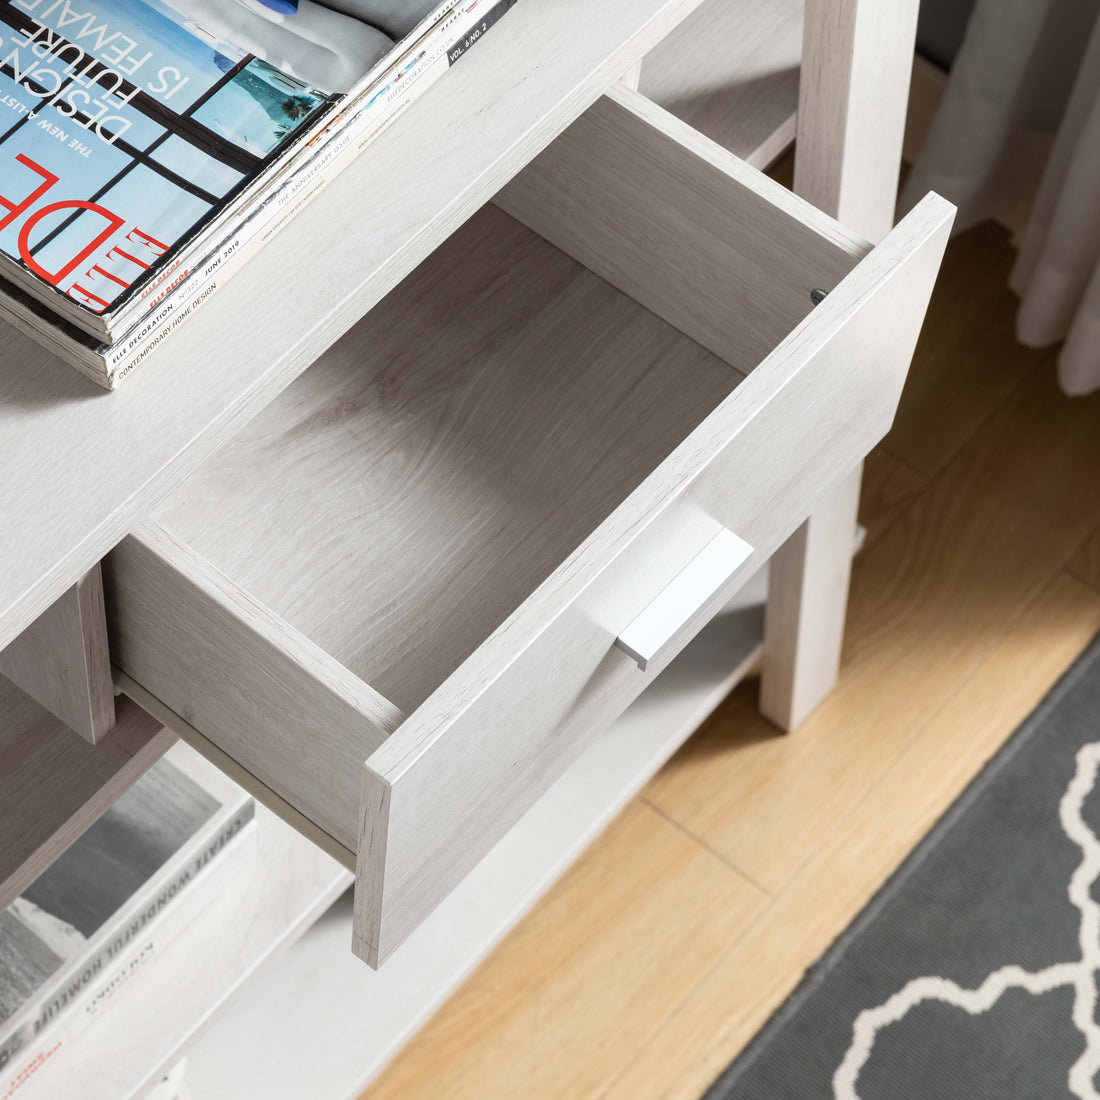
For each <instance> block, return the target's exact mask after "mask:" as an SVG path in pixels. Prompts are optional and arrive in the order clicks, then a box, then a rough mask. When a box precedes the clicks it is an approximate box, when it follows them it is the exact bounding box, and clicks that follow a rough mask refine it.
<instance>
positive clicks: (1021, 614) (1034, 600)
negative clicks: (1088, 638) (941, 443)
mask: <svg viewBox="0 0 1100 1100" xmlns="http://www.w3.org/2000/svg"><path fill="white" fill-rule="evenodd" d="M1063 571H1064V570H1063V568H1062V567H1059V568H1057V569H1055V570H1053V571H1052V572H1051V573H1050V574H1049V575H1048V576H1047V578H1046V579H1045V580H1044V581H1043V582H1042V583H1040V584H1038V585H1036V587H1035V589H1034V591H1033V592H1031V593H1030V594H1029V595H1026V596H1025V598H1024V600H1023V602H1022V603H1021V604H1020V606H1019V607H1018V608H1017V610H1016V613H1015V614H1014V615H1013V616H1012V617H1011V618H1010V619H1009V620H1008V621H1007V622H1006V623H1005V624H1004V626H1003V627H1002V628H1001V629H1000V630H999V631H998V632H997V633H996V634H995V635H994V636H993V638H992V639H991V640H990V641H989V642H988V643H987V645H986V646H984V647H983V649H982V651H981V652H980V654H978V655H977V657H976V659H975V660H974V661H973V663H972V664H971V666H970V670H969V671H968V672H967V673H966V674H965V675H964V676H963V677H962V679H960V680H958V681H957V682H956V683H955V686H954V687H953V688H951V689H950V690H949V691H948V693H947V694H946V695H944V696H943V697H942V698H941V699H940V701H939V702H938V703H937V704H936V705H935V706H934V707H933V708H932V710H930V711H929V712H928V713H927V714H926V715H925V716H924V718H923V719H921V721H920V723H919V724H918V725H917V727H916V729H914V730H913V732H912V733H911V734H910V735H909V736H908V737H907V738H905V740H904V741H903V742H902V743H901V745H900V746H899V747H898V751H897V752H895V753H894V754H893V755H892V756H891V757H890V759H889V760H888V761H887V762H886V763H885V764H884V765H883V766H882V768H881V769H880V770H879V771H878V772H877V773H876V774H875V776H874V778H873V779H871V780H870V782H869V783H868V784H867V785H866V786H865V787H864V788H863V790H862V791H860V793H859V794H858V795H857V796H856V797H855V798H854V799H852V801H851V802H850V803H849V805H848V806H847V807H846V808H845V810H844V812H843V813H842V814H841V815H840V816H839V817H838V818H837V819H836V821H835V822H833V824H832V826H831V827H830V828H829V829H827V830H826V831H825V832H824V833H823V834H822V837H821V839H820V841H819V842H818V843H817V844H815V845H814V847H813V849H812V850H811V851H809V852H807V853H806V856H805V858H803V859H802V860H801V862H800V863H799V864H798V866H797V867H796V868H795V870H794V871H792V872H791V874H790V875H789V876H788V877H787V878H786V879H785V880H784V881H783V883H782V884H781V885H780V887H779V889H778V890H776V891H775V892H774V893H773V894H772V897H773V898H774V899H776V900H778V899H779V898H781V897H782V896H783V894H784V893H786V891H787V890H788V889H789V888H790V886H791V884H792V883H794V882H795V880H796V879H797V878H798V876H799V875H800V874H802V873H803V871H804V870H805V869H806V868H807V867H808V866H809V865H810V864H811V863H812V862H813V860H814V859H815V858H816V857H817V855H818V853H819V852H821V851H822V849H823V848H824V847H825V846H826V844H828V842H829V840H830V839H831V838H832V836H833V835H834V834H835V833H836V832H837V830H838V829H840V828H841V826H842V825H843V824H844V823H845V822H846V821H847V820H848V819H849V818H850V817H851V816H852V814H853V813H855V811H856V809H857V808H858V807H859V806H860V805H862V803H863V802H864V800H865V799H866V798H867V797H868V795H869V794H870V793H871V791H872V790H874V788H875V787H876V786H878V784H879V783H881V782H882V781H883V779H884V778H885V777H886V776H887V775H888V774H890V772H892V771H893V770H894V768H896V767H897V766H898V764H899V762H900V761H901V760H902V758H903V757H904V756H905V754H906V753H907V752H908V751H909V749H910V747H911V746H912V745H913V744H914V743H915V742H916V740H917V738H919V737H920V736H921V734H923V733H924V732H925V730H927V729H928V727H929V726H930V725H931V724H932V723H933V722H934V721H935V720H936V718H937V717H938V716H939V715H940V713H941V712H942V711H943V710H944V709H945V708H946V707H947V705H948V704H949V703H950V702H951V701H952V700H953V699H955V698H957V697H958V696H959V695H961V694H962V693H963V692H964V691H965V690H966V688H967V687H968V686H969V685H970V684H971V682H972V681H973V680H974V678H975V677H976V676H977V675H978V672H979V671H980V669H981V668H982V666H983V665H984V664H985V663H986V661H988V660H989V659H990V658H991V657H992V656H993V655H994V654H995V653H996V652H997V650H998V648H999V647H1000V646H1001V645H1002V644H1003V643H1004V641H1005V639H1006V638H1007V637H1008V636H1009V635H1010V634H1011V633H1012V631H1013V630H1014V629H1015V628H1016V626H1017V625H1019V623H1020V622H1021V620H1023V619H1024V618H1025V617H1026V615H1027V614H1028V613H1029V612H1030V611H1031V609H1032V608H1033V607H1034V606H1035V605H1036V604H1038V603H1039V602H1040V600H1041V599H1042V598H1043V594H1044V593H1045V592H1047V590H1048V589H1049V588H1050V587H1051V586H1052V585H1053V584H1054V583H1055V582H1056V581H1057V579H1058V577H1059V576H1060V575H1061V574H1062V572H1063ZM1011 733H1012V730H1011V729H1009V730H1006V731H1005V737H1008V736H1009V734H1011ZM975 774H976V773H975ZM945 808H946V807H945ZM919 840H920V838H919V837H918V838H917V839H916V840H915V841H914V844H916V843H918V842H919ZM902 858H903V859H904V858H905V857H904V856H903V857H902Z"/></svg>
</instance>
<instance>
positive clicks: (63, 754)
mask: <svg viewBox="0 0 1100 1100" xmlns="http://www.w3.org/2000/svg"><path fill="white" fill-rule="evenodd" d="M118 704H119V705H118V709H117V718H118V721H117V723H116V725H115V728H114V729H113V730H112V731H111V732H110V733H109V734H107V736H106V737H105V738H103V739H102V740H101V741H100V742H99V744H97V745H91V744H89V743H88V742H87V741H85V740H84V738H82V737H80V736H79V735H78V734H76V733H74V732H73V731H72V730H71V729H69V728H68V726H66V725H65V724H64V723H62V722H61V721H60V720H58V719H57V718H54V717H53V715H51V714H49V713H48V712H47V711H45V710H43V709H42V707H40V706H39V705H38V704H37V703H35V702H34V701H33V700H31V699H30V698H29V697H28V696H27V695H24V694H23V692H21V691H20V690H19V689H18V688H17V687H15V685H14V684H12V683H11V682H10V681H8V680H6V679H4V678H3V677H2V676H0V909H2V908H4V907H5V906H6V905H8V904H9V903H10V902H11V901H12V900H13V899H14V898H16V897H18V896H19V894H21V893H22V892H23V891H24V890H25V889H26V888H27V887H28V886H29V885H30V884H31V883H32V882H33V881H34V880H35V879H36V878H37V877H38V875H39V874H40V873H41V872H42V871H44V870H45V869H46V868H47V867H48V866H49V865H50V864H51V863H52V862H53V861H54V860H55V859H56V858H57V857H58V856H59V855H60V854H61V853H62V852H63V851H64V850H65V849H66V848H67V847H68V846H69V845H70V844H72V842H73V841H74V840H76V838H77V837H78V836H80V834H81V833H82V832H84V830H85V829H87V828H88V826H89V825H91V824H92V822H93V821H95V820H96V818H97V817H99V815H100V814H101V813H103V811H104V810H106V809H107V807H108V806H110V805H111V804H112V803H113V802H114V801H115V800H116V799H117V798H118V797H119V796H120V795H121V794H122V793H123V792H124V791H126V790H127V789H128V788H129V787H130V786H131V785H132V784H134V783H135V782H136V781H137V780H138V779H139V778H140V777H141V776H142V775H143V774H144V773H145V771H146V770H147V769H148V768H150V767H151V766H152V765H153V763H154V762H155V761H157V760H158V759H160V757H161V756H163V754H164V753H165V752H167V751H168V749H169V748H170V747H171V746H172V744H173V743H174V742H175V740H176V738H175V735H174V734H172V733H169V732H168V731H167V730H165V729H162V728H161V727H160V725H159V723H157V722H155V721H153V719H152V718H150V717H149V716H148V715H147V714H146V713H145V712H144V711H142V710H141V709H139V708H138V707H137V705H136V704H134V703H131V702H130V700H128V699H120V700H119V701H118Z"/></svg>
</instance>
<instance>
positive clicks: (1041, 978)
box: [833, 742, 1100, 1100]
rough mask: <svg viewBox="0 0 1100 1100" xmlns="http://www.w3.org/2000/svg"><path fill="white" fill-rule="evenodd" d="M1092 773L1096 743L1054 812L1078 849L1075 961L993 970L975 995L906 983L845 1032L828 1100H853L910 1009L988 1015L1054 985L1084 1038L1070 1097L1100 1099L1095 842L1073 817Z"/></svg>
mask: <svg viewBox="0 0 1100 1100" xmlns="http://www.w3.org/2000/svg"><path fill="white" fill-rule="evenodd" d="M1098 771H1100V742H1097V743H1093V744H1090V745H1085V746H1084V747H1083V748H1082V749H1080V751H1079V752H1078V753H1077V768H1076V771H1075V773H1074V776H1073V779H1072V780H1071V781H1070V784H1069V786H1068V787H1067V788H1066V792H1065V794H1064V795H1063V796H1062V800H1061V803H1060V804H1059V807H1058V816H1059V819H1060V821H1061V823H1062V829H1063V830H1064V831H1065V834H1066V836H1068V837H1069V838H1070V840H1072V841H1073V843H1074V844H1076V845H1077V846H1078V847H1079V848H1080V849H1081V862H1080V864H1079V865H1078V867H1077V869H1076V870H1075V871H1074V873H1073V876H1072V877H1071V878H1070V882H1069V899H1070V901H1071V902H1072V903H1073V905H1074V907H1075V908H1076V909H1077V910H1078V911H1079V912H1080V914H1081V923H1080V928H1079V932H1078V941H1079V943H1080V945H1081V958H1080V959H1078V960H1076V961H1074V962H1064V963H1056V964H1055V965H1053V966H1048V967H1046V968H1044V969H1043V970H1039V971H1035V972H1033V973H1032V972H1028V971H1026V970H1023V969H1022V968H1021V967H1019V966H1016V965H1013V964H1009V965H1007V966H1003V967H1001V968H1000V969H999V970H995V971H994V972H993V973H992V974H990V975H989V977H988V978H986V980H985V981H984V982H982V984H981V985H980V986H979V987H978V988H977V989H963V988H962V987H961V986H959V985H957V984H956V983H955V982H953V981H950V980H949V979H947V978H940V977H931V976H929V977H922V978H914V979H913V980H912V981H911V982H909V983H907V984H906V985H905V986H904V987H903V988H902V989H900V990H899V991H898V992H897V993H895V994H894V995H893V996H892V997H890V998H889V1000H887V1001H885V1002H884V1003H883V1004H881V1005H878V1006H877V1007H875V1008H869V1009H865V1010H864V1011H863V1012H861V1013H860V1014H859V1015H858V1016H857V1017H856V1021H855V1024H854V1026H853V1028H852V1043H851V1046H849V1048H848V1051H847V1053H846V1054H845V1055H844V1060H843V1061H842V1062H841V1064H840V1066H839V1068H838V1069H837V1071H836V1073H835V1074H834V1075H833V1095H834V1097H835V1098H836V1100H860V1097H859V1093H858V1091H857V1082H858V1080H859V1074H860V1071H861V1070H862V1069H863V1067H864V1066H865V1065H866V1064H867V1060H868V1059H869V1058H870V1057H871V1052H872V1050H873V1049H874V1045H875V1039H876V1037H877V1036H878V1033H879V1032H880V1031H882V1030H883V1029H884V1028H886V1027H889V1026H890V1025H891V1024H895V1023H897V1022H898V1021H899V1020H901V1019H903V1018H904V1017H905V1016H906V1015H908V1013H909V1012H910V1011H911V1010H912V1009H914V1008H915V1007H916V1006H917V1005H920V1004H922V1003H927V1002H929V1001H939V1002H942V1003H944V1004H949V1005H954V1006H955V1007H957V1008H960V1009H962V1010H964V1011H965V1012H968V1013H970V1014H971V1015H972V1016H977V1015H980V1014H981V1013H984V1012H988V1011H989V1009H991V1008H992V1007H993V1005H995V1004H996V1003H997V1001H998V1000H999V999H1000V997H1001V996H1002V994H1004V993H1005V992H1006V991H1007V990H1009V989H1023V990H1025V991H1026V992H1028V993H1030V994H1033V995H1039V994H1042V993H1047V992H1049V991H1050V990H1052V989H1057V988H1059V987H1061V986H1072V987H1073V1024H1074V1027H1076V1028H1077V1030H1078V1031H1079V1032H1080V1033H1081V1035H1082V1036H1083V1037H1084V1040H1085V1050H1084V1052H1083V1053H1082V1054H1081V1056H1080V1058H1078V1059H1077V1061H1076V1062H1074V1064H1073V1066H1072V1067H1071V1068H1070V1072H1069V1081H1068V1084H1069V1089H1070V1092H1071V1093H1072V1094H1073V1095H1074V1096H1076V1097H1079V1098H1080V1100H1100V1093H1098V1092H1097V1091H1096V1088H1095V1085H1094V1078H1095V1077H1096V1074H1097V1071H1098V1070H1100V1026H1098V1025H1097V1023H1096V1018H1095V1017H1096V1000H1097V970H1098V968H1100V905H1098V904H1097V903H1096V902H1095V901H1093V899H1092V896H1091V890H1092V886H1093V885H1094V883H1095V882H1096V881H1097V879H1098V878H1100V839H1097V837H1096V834H1095V833H1093V831H1092V830H1091V829H1090V828H1089V827H1088V825H1086V824H1085V821H1084V818H1083V817H1082V816H1081V814H1082V809H1083V807H1084V804H1085V799H1086V798H1087V797H1088V795H1089V794H1090V793H1091V792H1092V790H1093V788H1094V787H1095V785H1096V777H1097V772H1098Z"/></svg>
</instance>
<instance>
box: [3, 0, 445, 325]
mask: <svg viewBox="0 0 1100 1100" xmlns="http://www.w3.org/2000/svg"><path fill="white" fill-rule="evenodd" d="M435 6H436V0H409V2H403V0H378V2H372V0H329V2H325V3H317V2H313V0H298V2H295V0H78V2H74V0H0V34H2V35H3V39H4V41H3V50H2V51H0V252H2V253H3V254H4V255H5V256H7V257H9V258H11V259H12V260H14V261H15V262H16V263H17V264H18V265H20V267H21V268H22V272H17V273H16V275H17V277H18V279H19V281H20V282H21V285H24V287H25V288H26V289H28V290H29V292H30V293H33V294H35V295H36V296H37V297H39V298H41V299H42V300H43V301H46V302H48V303H49V304H50V305H51V308H60V312H61V313H62V314H63V315H65V316H68V317H69V318H70V319H71V320H75V321H76V323H78V324H80V325H81V327H85V328H86V330H87V331H89V332H96V331H99V330H98V329H97V328H96V327H95V325H94V324H92V323H90V322H85V321H83V320H82V318H83V317H92V316H94V315H95V314H99V313H103V312H104V311H105V310H107V309H109V308H110V307H112V306H113V305H114V304H116V303H117V302H119V301H120V300H122V299H124V298H125V297H126V295H127V292H128V291H129V290H130V288H131V287H132V286H134V285H135V284H137V283H138V282H139V280H141V279H142V278H143V277H144V276H145V275H146V273H147V272H148V271H150V269H152V268H154V267H155V266H156V265H157V264H158V261H162V258H163V257H166V256H167V255H168V254H169V253H170V251H171V248H172V246H173V244H175V242H177V241H179V240H180V239H181V238H182V237H184V236H185V235H186V234H187V233H188V232H189V231H190V230H192V229H193V228H194V227H195V226H196V225H198V224H200V223H201V222H203V221H205V220H206V219H207V218H208V217H209V216H210V215H211V214H212V213H213V212H215V211H216V210H217V209H218V207H219V206H220V205H222V204H223V203H224V201H225V199H226V197H227V196H228V195H230V194H231V193H232V192H234V191H235V190H237V189H239V188H240V187H241V186H242V185H243V184H245V183H246V182H247V181H249V180H250V179H252V178H254V177H255V176H256V175H258V174H259V173H260V172H261V171H262V170H263V169H264V167H265V165H266V164H267V163H268V162H269V161H270V160H271V159H272V158H273V157H274V156H276V155H277V154H278V152H279V150H280V148H281V147H282V146H283V145H285V143H286V142H287V140H288V139H289V138H290V137H291V135H293V134H294V133H295V132H296V131H298V130H299V129H300V128H301V127H302V126H303V124H305V123H306V122H307V121H309V120H312V119H313V118H314V117H315V116H316V115H317V114H319V113H320V112H321V111H322V110H323V109H324V108H325V106H326V104H328V103H329V102H331V101H332V100H333V99H335V98H339V96H340V95H341V94H342V93H344V92H346V91H347V90H348V89H349V88H350V87H352V86H353V85H354V83H355V82H356V81H357V80H359V79H360V78H362V77H363V76H364V75H365V74H366V73H367V72H368V71H369V70H370V69H371V68H372V67H373V66H374V65H375V64H377V62H378V61H379V60H380V59H381V58H382V57H384V56H385V54H386V53H387V52H388V51H389V50H390V49H391V48H392V46H393V43H394V40H395V36H400V35H402V34H404V33H405V32H406V29H407V28H409V27H412V26H415V25H416V23H417V21H418V20H419V19H421V18H422V17H423V16H424V15H425V14H428V13H429V12H430V11H431V10H432V9H433V8H434V7H435ZM27 272H29V273H31V274H33V276H35V277H36V278H35V279H28V278H27V277H26V274H25V273H27ZM9 277H12V276H11V272H9ZM58 291H60V292H63V294H64V296H65V297H62V296H61V295H60V294H58V293H57V292H58ZM58 300H60V302H61V303H62V304H61V306H60V307H59V306H58Z"/></svg>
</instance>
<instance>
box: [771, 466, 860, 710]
mask: <svg viewBox="0 0 1100 1100" xmlns="http://www.w3.org/2000/svg"><path fill="white" fill-rule="evenodd" d="M862 474H863V467H862V465H861V466H859V467H857V469H856V470H854V471H853V472H852V473H851V474H850V475H849V476H848V477H846V478H845V479H844V480H843V481H842V482H840V483H839V484H838V485H837V486H836V487H835V488H834V489H833V490H832V491H831V492H830V493H829V494H828V496H827V497H826V498H825V499H824V500H822V501H821V503H820V504H819V505H818V507H817V509H816V510H815V511H814V513H813V515H811V516H810V518H809V519H807V520H806V522H805V523H803V524H802V526H801V527H799V529H798V530H797V531H795V533H794V534H793V535H791V537H790V538H789V539H788V540H787V541H786V542H785V543H784V544H783V546H781V547H780V548H779V550H778V551H777V552H776V553H775V554H774V555H772V558H771V562H770V564H769V566H768V568H769V580H768V604H767V611H766V613H765V617H764V663H763V672H762V676H761V682H760V711H761V713H762V714H763V715H764V717H765V718H768V719H770V720H771V721H772V722H774V723H775V724H776V725H777V726H779V727H780V728H782V729H784V730H792V729H794V728H795V727H796V726H798V725H800V724H801V723H802V721H803V720H804V719H805V718H806V717H807V716H808V715H809V714H810V712H811V711H812V710H813V709H814V708H815V707H816V706H817V705H818V703H820V702H821V701H822V699H824V698H825V696H826V695H828V694H829V692H830V691H832V689H833V687H834V686H835V684H836V682H837V678H838V676H839V674H840V650H841V645H842V643H843V640H844V618H845V612H846V611H847V606H848V581H849V578H850V576H851V571H852V547H853V542H854V539H855V531H856V512H857V511H858V508H859V486H860V480H861V478H862Z"/></svg>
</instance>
